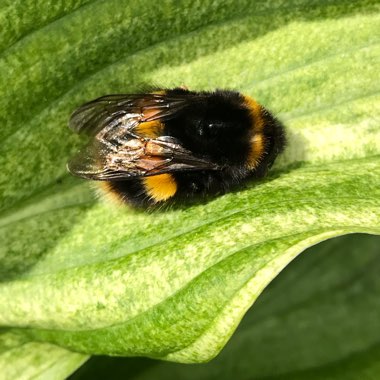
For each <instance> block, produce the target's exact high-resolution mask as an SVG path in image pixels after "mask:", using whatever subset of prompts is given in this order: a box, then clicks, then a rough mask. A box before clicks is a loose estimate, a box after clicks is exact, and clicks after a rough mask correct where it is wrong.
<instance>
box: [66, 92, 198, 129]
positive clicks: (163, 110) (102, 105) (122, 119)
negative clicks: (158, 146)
mask: <svg viewBox="0 0 380 380" xmlns="http://www.w3.org/2000/svg"><path fill="white" fill-rule="evenodd" d="M191 96H192V95H189V94H187V95H167V94H165V93H162V94H161V93H156V94H155V93H146V94H115V95H106V96H102V97H100V98H98V99H95V100H93V101H91V102H89V103H86V104H84V105H82V106H81V107H79V108H78V109H77V110H76V111H74V113H73V114H72V115H71V118H70V122H69V126H70V128H71V129H72V130H74V131H75V132H78V133H82V132H83V133H87V134H89V135H91V136H94V135H96V134H97V133H98V132H99V131H101V130H102V129H103V128H105V127H108V126H112V125H114V124H120V123H123V124H124V126H125V127H126V128H131V129H132V128H133V126H134V125H136V123H140V122H146V121H152V120H157V119H162V120H164V119H167V118H169V117H172V116H174V115H175V113H176V112H178V111H179V110H180V109H182V108H183V107H184V106H185V105H186V100H187V99H188V98H189V97H191Z"/></svg>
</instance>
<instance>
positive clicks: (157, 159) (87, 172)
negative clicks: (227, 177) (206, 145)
mask: <svg viewBox="0 0 380 380" xmlns="http://www.w3.org/2000/svg"><path fill="white" fill-rule="evenodd" d="M220 169H221V167H219V166H218V165H216V164H214V163H212V162H210V161H208V160H207V159H204V158H202V157H196V156H194V155H193V154H192V152H190V151H189V150H187V149H185V148H183V147H182V146H181V144H180V143H179V142H178V141H177V140H176V139H174V138H172V137H169V136H162V137H159V138H157V139H142V138H138V137H137V138H127V139H125V138H120V137H119V138H118V137H115V138H114V139H113V140H112V141H111V139H108V140H97V139H95V140H94V141H93V142H92V143H91V144H90V145H89V146H88V147H87V148H85V149H84V150H83V151H82V152H80V153H79V154H78V155H77V156H76V157H74V158H73V159H72V160H71V161H70V162H69V163H68V170H69V171H70V172H71V173H72V174H74V175H76V176H79V177H82V178H86V179H92V180H100V181H107V180H112V181H118V180H124V179H128V178H133V177H145V176H151V175H157V174H162V173H170V172H177V171H191V170H220Z"/></svg>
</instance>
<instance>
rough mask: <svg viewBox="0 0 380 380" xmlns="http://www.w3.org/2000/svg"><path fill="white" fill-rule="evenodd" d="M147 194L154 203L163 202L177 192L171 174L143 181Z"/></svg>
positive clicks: (155, 176) (147, 178)
mask: <svg viewBox="0 0 380 380" xmlns="http://www.w3.org/2000/svg"><path fill="white" fill-rule="evenodd" d="M143 184H144V186H145V189H146V192H147V194H148V195H149V196H150V198H151V199H152V200H153V201H155V202H161V201H165V200H167V199H169V198H171V197H172V196H173V195H174V194H175V193H176V192H177V183H176V182H175V179H174V178H173V176H172V175H171V174H159V175H154V176H151V177H146V178H144V179H143Z"/></svg>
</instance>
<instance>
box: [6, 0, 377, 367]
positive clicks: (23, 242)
mask: <svg viewBox="0 0 380 380" xmlns="http://www.w3.org/2000/svg"><path fill="white" fill-rule="evenodd" d="M0 5H1V8H0V20H3V21H4V23H2V25H5V33H3V34H2V35H1V41H0V46H1V47H2V48H3V51H2V53H1V55H0V70H1V72H2V75H1V77H0V91H1V96H0V110H1V112H0V122H1V125H2V128H1V130H0V137H1V141H2V144H1V146H0V165H1V167H2V171H1V173H0V212H1V216H0V238H1V241H2V245H1V247H0V260H1V266H0V268H1V269H0V270H1V277H0V280H1V281H2V283H1V286H0V324H1V325H2V326H4V327H7V328H12V330H11V331H10V332H9V331H8V332H6V333H5V335H3V339H4V340H5V341H6V339H8V336H9V335H8V334H11V336H12V337H13V336H17V337H19V338H17V339H21V340H22V341H26V342H31V343H30V344H36V345H37V346H38V347H40V348H41V355H43V354H44V352H46V344H48V343H39V344H37V343H34V341H43V342H49V343H56V344H58V345H60V346H62V347H66V348H69V349H72V350H74V351H80V352H84V353H86V354H114V355H126V356H129V355H132V356H135V355H143V356H150V357H155V358H161V359H166V360H173V361H180V362H199V361H206V360H209V359H211V358H212V357H214V356H215V355H216V354H217V353H218V352H219V351H220V350H221V348H222V347H223V346H224V345H225V343H226V342H227V340H228V339H229V337H230V336H231V334H232V332H233V331H234V329H235V328H236V326H237V325H238V323H239V321H240V319H241V318H242V316H243V315H244V313H245V312H246V310H247V309H248V308H249V307H250V305H251V304H252V303H253V302H254V301H255V299H256V298H257V296H258V295H259V294H260V293H261V291H262V290H263V289H264V288H265V287H266V286H267V285H268V283H269V282H270V281H271V280H272V279H273V278H274V277H275V276H276V275H277V273H278V272H279V271H281V269H282V268H283V267H284V266H285V265H286V264H288V263H289V261H291V260H292V259H293V258H294V257H295V256H297V255H298V254H299V253H300V252H301V251H302V250H304V249H305V248H307V247H309V246H310V245H313V244H316V243H317V242H319V241H321V240H325V239H328V238H330V237H333V236H337V235H341V234H345V233H351V232H367V233H374V234H378V233H379V231H380V227H379V216H380V201H379V199H380V197H379V195H380V194H379V192H380V191H379V183H380V165H379V160H380V158H379V151H380V149H379V148H380V129H379V114H380V107H379V99H380V96H379V83H378V80H377V76H378V74H377V72H378V71H379V70H378V62H379V58H380V57H379V55H380V49H379V40H378V34H377V33H376V31H377V28H378V24H379V21H380V17H379V4H378V2H377V1H358V2H354V3H352V2H349V1H324V2H323V3H322V2H320V1H311V2H310V1H301V0H294V1H288V2H282V1H274V2H266V1H257V2H251V1H239V3H238V5H239V6H237V3H236V2H235V1H217V2H214V1H202V3H199V4H198V3H197V2H193V1H182V2H181V3H178V2H176V1H161V2H159V3H157V4H155V3H152V2H150V1H138V2H133V3H131V2H127V1H113V0H108V1H93V2H90V1H88V2H84V1H82V2H80V1H70V2H63V1H62V2H59V1H58V2H56V5H55V6H50V5H49V6H48V7H47V6H46V3H44V2H37V3H35V2H33V3H30V4H29V3H23V4H22V5H21V3H20V2H7V1H5V2H2V3H1V4H0ZM28 7H29V9H30V11H28V12H23V11H21V10H26V9H28ZM141 82H148V83H149V82H154V83H158V84H160V85H162V86H175V85H181V84H186V85H187V86H189V87H190V88H192V89H213V88H216V87H229V88H231V87H233V88H236V89H239V90H240V91H242V92H244V93H247V94H250V95H252V96H254V97H255V98H257V99H258V101H260V102H261V103H263V104H265V105H266V106H268V107H269V108H270V109H272V110H273V111H274V112H275V113H276V114H278V115H279V116H280V118H281V119H282V120H283V121H284V122H285V123H286V125H287V127H288V134H289V146H288V148H287V151H286V152H285V154H284V155H283V157H282V158H281V159H280V160H279V161H278V163H277V166H276V168H275V170H274V171H273V172H272V174H271V176H270V177H269V178H268V179H267V180H265V181H262V182H260V183H253V182H252V183H249V184H248V185H247V186H245V187H242V188H241V189H239V190H238V191H236V192H235V193H232V194H228V195H226V196H223V197H219V198H215V199H211V200H209V201H208V202H204V203H198V204H194V205H184V206H183V207H179V208H173V209H169V210H165V211H164V212H156V213H153V214H147V213H143V212H137V211H133V210H129V209H120V208H115V207H111V206H110V205H107V204H105V203H104V202H94V198H93V196H92V195H91V191H90V186H89V184H88V183H84V182H81V181H79V180H77V179H74V178H69V177H68V175H67V173H66V169H65V163H66V161H67V159H68V157H70V155H71V154H72V153H73V152H74V151H75V150H76V149H77V148H78V147H79V146H80V145H81V144H83V142H81V141H80V139H79V138H78V136H75V135H73V134H72V133H70V131H69V130H68V129H67V128H66V123H67V119H68V115H69V114H70V112H71V111H72V110H73V109H74V108H75V107H76V106H78V105H79V104H80V103H82V102H84V101H86V100H89V99H91V98H94V97H96V96H99V95H103V94H105V93H112V92H128V91H133V90H134V89H135V88H136V86H137V85H138V84H139V83H141ZM14 334H16V335H14ZM373 334H376V332H375V331H373ZM12 339H13V338H12ZM15 339H16V338H15ZM16 346H17V343H16ZM37 346H33V347H34V350H35V352H34V353H37V350H36V348H35V347H37ZM25 347H27V346H25ZM57 350H61V349H58V348H57ZM14 352H20V354H19V355H18V354H17V355H12V356H10V358H12V360H16V362H15V363H16V364H15V366H18V365H20V364H19V363H21V362H22V359H21V360H20V358H21V357H22V356H21V355H22V354H21V351H20V350H19V349H16V350H15V351H14ZM57 352H58V351H57ZM59 352H62V355H68V356H67V358H68V357H69V356H70V354H69V352H68V351H65V353H64V354H63V352H64V351H59ZM4 355H8V354H7V352H5V354H4ZM73 355H74V356H75V355H77V354H73ZM5 357H7V356H5ZM27 357H28V356H26V358H27ZM84 359H85V355H83V356H75V358H74V359H73V362H74V361H75V360H78V361H77V363H80V362H81V360H84ZM7 362H8V363H10V361H8V360H7ZM78 365H79V364H78ZM67 368H69V367H67ZM69 372H70V371H68V373H69ZM41 373H42V372H41Z"/></svg>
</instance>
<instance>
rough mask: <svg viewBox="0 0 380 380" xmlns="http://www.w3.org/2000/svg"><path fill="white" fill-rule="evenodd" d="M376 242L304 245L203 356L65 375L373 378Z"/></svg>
mask: <svg viewBox="0 0 380 380" xmlns="http://www.w3.org/2000/svg"><path fill="white" fill-rule="evenodd" d="M379 246H380V237H379V236H371V235H356V234H353V235H346V236H342V237H339V238H335V239H330V240H328V241H326V242H323V243H320V244H318V245H316V246H314V247H312V248H309V249H308V250H307V251H306V252H305V253H303V254H302V255H301V256H300V257H298V258H297V259H296V260H295V261H294V262H293V263H292V264H291V265H289V266H288V267H287V268H286V269H285V270H284V271H283V272H282V273H281V274H280V275H279V276H278V277H276V279H275V280H274V281H273V282H272V283H271V284H270V286H269V287H268V288H267V289H265V291H264V292H263V293H262V294H261V295H260V297H259V298H258V300H257V301H256V302H255V304H254V305H253V307H252V308H251V309H250V310H249V312H248V313H247V314H246V316H245V317H244V319H243V321H242V322H241V324H240V326H239V328H238V329H237V331H236V332H235V334H234V335H233V337H232V338H231V340H230V342H229V343H228V345H227V346H226V348H225V349H224V350H223V351H222V353H221V354H220V355H219V356H218V357H217V358H216V359H214V360H213V361H211V362H210V363H207V364H198V365H191V366H189V365H183V364H178V363H165V362H162V361H157V360H151V359H142V358H137V359H135V358H110V357H94V358H92V359H91V360H90V361H89V362H88V363H86V364H85V366H83V367H82V368H81V369H80V370H78V371H77V372H76V373H75V374H74V375H73V376H72V377H71V378H70V379H71V380H79V379H102V378H105V377H107V378H108V379H120V378H125V377H127V378H128V379H133V380H137V379H139V380H145V379H181V380H186V379H194V378H196V379H201V380H203V379H207V380H209V379H231V378H235V379H257V380H261V379H266V380H267V379H270V380H280V379H281V380H285V379H287V380H290V379H291V380H299V379H312V380H326V379H327V380H341V379H349V380H356V379H377V378H378V376H379V370H380V368H379V354H380V350H379V335H378V334H373V332H374V331H378V329H379V323H380V320H379V318H378V315H379V312H380V303H379V297H378V294H379V293H378V292H379V286H380V281H379V276H378V272H379V265H380V261H379Z"/></svg>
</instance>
